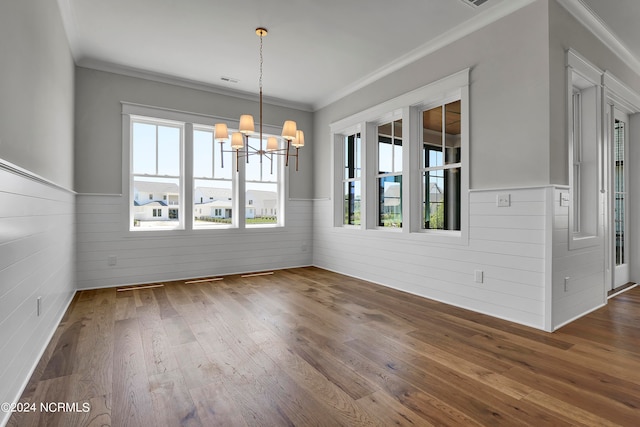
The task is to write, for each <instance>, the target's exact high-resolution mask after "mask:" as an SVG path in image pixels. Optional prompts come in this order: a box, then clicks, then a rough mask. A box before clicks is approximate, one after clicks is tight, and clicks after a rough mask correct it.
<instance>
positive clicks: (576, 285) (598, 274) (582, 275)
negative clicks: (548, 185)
mask: <svg viewBox="0 0 640 427" xmlns="http://www.w3.org/2000/svg"><path fill="white" fill-rule="evenodd" d="M563 192H564V193H568V192H569V188H568V187H557V188H556V189H555V192H554V202H553V206H554V218H553V228H554V230H553V328H554V329H557V328H559V327H560V326H562V325H564V324H566V323H569V322H570V321H572V320H574V319H576V318H578V317H580V316H583V315H584V314H586V313H588V312H590V311H592V310H594V309H596V308H598V307H600V306H602V305H603V304H605V303H606V294H605V277H604V274H605V248H604V239H603V238H602V235H603V229H602V226H601V225H600V227H599V233H600V236H601V237H600V238H599V239H597V240H596V242H595V243H596V244H595V245H593V246H590V247H586V248H581V249H573V250H569V208H568V207H566V206H560V194H561V193H563ZM601 203H602V201H601ZM603 211H604V210H603V209H602V208H601V212H603ZM599 222H600V224H602V218H601V219H600V221H599ZM565 279H566V286H565Z"/></svg>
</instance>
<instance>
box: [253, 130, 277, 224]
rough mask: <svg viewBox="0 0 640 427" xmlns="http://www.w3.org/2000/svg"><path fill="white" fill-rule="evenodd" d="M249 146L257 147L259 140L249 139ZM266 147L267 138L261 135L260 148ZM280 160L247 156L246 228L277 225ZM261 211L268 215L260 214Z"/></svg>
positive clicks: (275, 157)
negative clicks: (275, 211) (275, 212)
mask: <svg viewBox="0 0 640 427" xmlns="http://www.w3.org/2000/svg"><path fill="white" fill-rule="evenodd" d="M249 145H250V146H252V147H259V146H260V145H261V144H260V138H254V137H249ZM266 146H267V136H266V135H263V141H262V147H266ZM279 170H280V158H279V156H277V155H274V156H272V157H271V159H269V158H267V157H262V158H260V157H258V156H249V162H248V163H245V186H246V190H245V191H246V193H245V194H246V196H245V199H246V200H247V208H246V209H245V221H246V224H247V226H255V225H265V224H278V222H279V219H278V216H277V215H275V214H274V209H275V208H276V207H277V206H279V205H280V192H279V191H278V189H279V187H280V185H279V181H280V179H279ZM262 209H265V210H266V212H271V213H270V214H262Z"/></svg>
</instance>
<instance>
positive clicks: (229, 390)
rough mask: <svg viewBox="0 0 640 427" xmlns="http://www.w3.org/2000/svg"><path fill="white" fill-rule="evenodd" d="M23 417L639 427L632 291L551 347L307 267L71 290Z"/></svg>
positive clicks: (65, 421) (552, 338)
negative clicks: (53, 407)
mask: <svg viewBox="0 0 640 427" xmlns="http://www.w3.org/2000/svg"><path fill="white" fill-rule="evenodd" d="M21 402H23V403H29V404H31V403H33V404H35V405H37V410H36V411H35V412H29V413H15V414H14V415H13V416H12V418H11V419H10V421H9V425H10V426H20V427H23V426H65V427H68V426H108V425H112V426H136V427H138V426H216V425H220V426H247V425H249V426H253V425H260V426H280V425H299V426H307V425H326V426H337V425H345V426H357V425H384V426H387V425H398V426H428V425H452V426H460V425H463V426H479V425H488V426H502V425H504V426H520V425H531V426H544V425H553V426H563V425H566V426H570V425H571V426H575V425H584V426H594V425H624V426H637V425H639V423H640V288H635V289H632V290H630V291H628V292H626V293H624V294H622V295H619V296H617V297H616V298H614V299H612V300H610V301H609V304H608V305H607V306H606V307H605V308H603V309H600V310H598V311H597V312H594V313H592V314H590V315H588V316H587V317H585V318H582V319H580V320H578V321H576V322H574V323H572V324H570V325H568V326H566V327H564V328H562V329H561V330H560V331H557V332H555V333H553V334H548V333H544V332H539V331H536V330H533V329H530V328H527V327H524V326H519V325H515V324H512V323H509V322H505V321H501V320H497V319H494V318H491V317H488V316H483V315H480V314H477V313H473V312H469V311H465V310H462V309H459V308H455V307H451V306H447V305H444V304H440V303H437V302H433V301H429V300H426V299H423V298H419V297H415V296H411V295H408V294H405V293H402V292H399V291H396V290H393V289H389V288H384V287H381V286H377V285H374V284H371V283H368V282H365V281H361V280H357V279H353V278H349V277H346V276H342V275H339V274H335V273H331V272H328V271H324V270H320V269H317V268H299V269H292V270H283V271H276V272H275V273H274V274H273V275H266V276H256V277H249V278H241V277H239V276H232V277H225V278H224V280H220V281H211V282H201V283H193V284H185V283H184V282H172V283H164V286H162V287H154V288H148V289H138V290H133V291H125V292H117V291H116V290H115V289H103V290H95V291H82V292H79V293H78V294H77V295H76V297H75V299H74V301H73V302H72V305H71V307H70V308H69V310H68V312H67V314H66V315H65V317H64V319H63V321H62V322H61V324H60V326H59V327H58V329H57V331H56V333H55V335H54V337H53V339H52V341H51V343H50V345H49V347H48V348H47V350H46V352H45V354H44V356H43V358H42V360H41V361H40V364H39V365H38V367H37V369H36V371H35V373H34V375H33V377H32V378H31V381H30V382H29V385H28V386H27V388H26V389H25V391H24V394H23V396H22V399H21ZM43 402H44V403H48V402H67V403H74V402H77V403H78V407H77V408H73V407H72V408H71V409H75V410H73V411H55V412H49V413H46V412H43V411H41V410H40V404H41V403H43ZM87 403H88V404H89V405H90V410H89V411H88V412H83V411H82V410H83V406H82V405H83V404H87ZM67 409H69V408H67Z"/></svg>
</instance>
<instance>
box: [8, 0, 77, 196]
mask: <svg viewBox="0 0 640 427" xmlns="http://www.w3.org/2000/svg"><path fill="white" fill-rule="evenodd" d="M0 63H1V64H2V65H1V66H0V159H4V160H6V161H8V162H11V163H13V164H15V165H19V166H21V167H23V168H25V169H27V170H29V171H32V172H33V173H36V174H38V175H40V176H43V177H45V178H47V179H49V180H51V181H53V182H55V183H56V184H58V185H61V186H63V187H65V188H73V101H74V100H73V98H74V94H73V78H74V65H73V59H72V58H71V54H70V52H69V46H68V44H67V39H66V35H65V33H64V28H63V27H62V19H61V17H60V12H59V10H58V7H57V3H56V2H55V1H51V0H21V1H2V2H0Z"/></svg>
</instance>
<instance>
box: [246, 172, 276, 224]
mask: <svg viewBox="0 0 640 427" xmlns="http://www.w3.org/2000/svg"><path fill="white" fill-rule="evenodd" d="M279 210H280V203H279V200H278V184H276V183H268V182H259V183H258V182H247V190H246V192H245V209H244V212H245V220H246V224H247V226H251V225H259V224H277V223H278V215H279V214H280V212H279Z"/></svg>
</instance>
